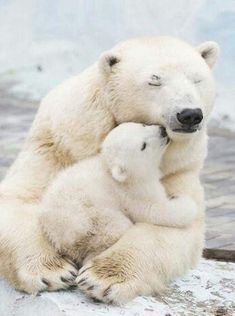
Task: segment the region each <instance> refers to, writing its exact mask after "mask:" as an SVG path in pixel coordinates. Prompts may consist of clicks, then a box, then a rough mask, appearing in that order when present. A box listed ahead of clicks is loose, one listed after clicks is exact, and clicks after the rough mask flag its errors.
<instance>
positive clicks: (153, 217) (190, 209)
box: [128, 181, 198, 227]
mask: <svg viewBox="0 0 235 316" xmlns="http://www.w3.org/2000/svg"><path fill="white" fill-rule="evenodd" d="M154 192H155V193H156V196H154V200H153V201H152V200H151V199H144V198H143V199H139V200H135V199H133V200H132V201H131V203H130V207H129V208H128V214H129V216H130V218H131V219H132V221H133V222H142V223H149V224H154V225H161V226H170V227H171V226H172V227H186V226H188V225H190V224H192V223H193V221H194V220H195V219H196V216H197V214H198V212H197V204H196V202H195V201H194V200H193V199H192V198H191V197H190V196H188V195H186V194H180V195H179V196H177V197H172V198H170V197H169V196H168V195H167V193H166V190H165V188H164V186H163V185H162V183H161V182H160V181H159V183H158V184H157V185H156V187H155V188H154ZM145 200H147V201H145Z"/></svg>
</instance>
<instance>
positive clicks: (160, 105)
mask: <svg viewBox="0 0 235 316" xmlns="http://www.w3.org/2000/svg"><path fill="white" fill-rule="evenodd" d="M217 55H218V47H217V45H216V44H215V43H212V42H209V43H204V44H203V45H200V46H199V47H198V48H194V47H192V46H190V45H188V44H187V43H184V42H182V41H180V40H178V39H175V38H171V37H151V38H140V39H134V40H129V41H127V42H124V43H121V44H119V45H117V46H116V47H115V48H114V49H113V50H112V51H111V52H108V53H107V54H105V55H103V56H102V57H101V58H100V60H99V62H98V63H95V64H94V65H93V66H91V67H90V68H88V69H87V70H85V71H84V72H83V73H81V74H80V75H78V76H76V77H73V78H71V79H69V80H68V81H66V82H64V83H63V84H62V85H60V86H58V87H57V88H56V89H55V90H53V91H51V92H50V93H49V94H48V96H46V98H45V99H43V100H42V103H41V105H40V108H39V111H38V114H37V116H36V118H35V121H34V123H33V125H32V128H31V130H30V132H29V135H28V137H27V139H26V143H25V145H24V148H23V150H22V151H21V153H20V154H19V156H18V158H17V159H16V161H15V163H14V164H13V166H12V167H11V168H10V170H9V172H8V173H7V176H6V178H5V179H4V181H3V182H2V183H1V186H0V273H1V274H2V275H3V276H5V277H6V278H7V279H8V280H9V281H11V283H12V284H13V285H14V286H15V287H16V288H20V289H23V290H25V291H27V292H30V293H32V292H37V291H40V290H44V289H45V288H47V289H56V288H63V287H65V286H66V285H65V283H66V282H63V281H62V282H61V278H60V277H61V276H64V275H65V276H66V277H67V274H68V273H69V271H70V269H72V268H73V267H72V266H71V265H69V263H67V262H66V261H64V259H63V258H62V257H60V256H59V254H57V253H56V251H55V250H54V249H53V247H51V246H50V244H49V243H48V242H47V241H46V239H45V238H43V235H42V234H41V232H40V229H39V223H38V211H37V207H38V206H37V203H38V202H39V201H40V200H41V197H42V196H43V193H44V192H45V189H46V188H47V187H48V184H49V183H50V182H52V181H53V179H54V177H55V175H56V174H57V173H58V172H59V171H60V170H61V169H63V168H66V167H67V166H69V165H71V164H73V163H75V162H77V161H80V160H82V159H85V158H88V157H90V156H92V155H94V154H96V153H97V152H98V150H99V147H100V144H101V142H102V140H103V139H104V137H105V136H106V135H107V134H108V132H109V131H110V130H111V129H113V127H114V126H115V125H116V124H119V123H122V122H128V121H134V122H142V123H148V124H151V123H152V124H155V123H158V124H161V125H164V126H165V127H166V129H167V132H168V134H169V135H170V137H171V139H172V142H171V144H170V145H169V146H168V148H167V150H166V152H165V154H164V156H163V160H162V163H161V171H162V175H163V178H162V182H163V184H164V186H165V189H166V190H167V193H168V194H169V195H173V196H180V195H184V196H188V198H191V199H192V200H193V201H194V202H195V203H196V204H197V207H198V210H197V211H198V213H199V214H200V216H199V217H198V218H197V219H196V220H195V221H194V222H193V224H192V225H191V226H189V227H186V228H180V229H179V228H169V227H168V228H167V227H160V226H153V225H150V224H141V223H140V224H136V225H134V226H133V227H131V228H130V229H129V230H128V231H127V232H126V233H125V234H124V235H123V237H121V239H120V240H119V241H118V242H117V243H115V244H114V245H113V246H111V247H110V248H108V249H107V250H105V251H104V252H103V253H101V254H100V255H99V256H97V257H95V258H93V259H92V260H91V261H89V262H87V264H86V265H85V266H84V268H83V269H84V270H82V272H83V274H82V278H85V279H86V280H87V282H88V283H89V284H90V289H92V286H93V285H96V287H94V288H93V291H90V292H89V291H88V292H89V295H91V296H94V297H97V298H100V299H102V300H103V301H114V302H115V303H121V302H124V301H127V300H129V299H131V298H133V297H135V296H136V295H141V294H145V295H147V294H151V293H154V292H156V291H158V290H159V289H160V288H162V285H164V284H166V283H167V282H168V281H170V280H172V279H173V278H175V277H176V276H180V275H182V274H184V273H185V272H186V271H187V270H188V269H190V268H192V267H194V266H195V264H196V263H197V261H198V259H199V258H200V256H201V251H202V247H203V241H204V195H203V189H202V186H201V184H200V181H199V172H200V169H201V167H202V165H203V160H204V158H205V156H206V151H207V135H206V122H207V119H208V115H209V114H210V112H211V110H212V107H213V101H214V96H215V88H214V80H213V77H212V73H211V67H212V65H213V64H214V63H215V61H216V59H217ZM110 56H111V57H112V58H111V59H110ZM113 57H115V58H113ZM153 75H159V76H160V77H161V84H162V85H161V86H158V87H157V86H152V85H149V82H150V80H152V78H153V77H152V76H153ZM186 107H187V108H188V107H191V108H195V107H197V108H198V107H199V108H201V109H202V111H203V114H204V120H203V124H202V125H201V129H200V130H199V131H197V132H195V133H193V134H187V135H186V134H179V133H175V132H173V131H172V127H173V126H174V124H175V116H176V113H177V112H178V111H179V110H180V109H183V108H186ZM45 279H46V282H42V280H43V281H45ZM62 280H64V277H63V278H62ZM80 281H81V280H80ZM78 282H79V280H78ZM81 283H82V282H81ZM81 283H80V284H81ZM46 284H47V285H46ZM66 284H67V283H66Z"/></svg>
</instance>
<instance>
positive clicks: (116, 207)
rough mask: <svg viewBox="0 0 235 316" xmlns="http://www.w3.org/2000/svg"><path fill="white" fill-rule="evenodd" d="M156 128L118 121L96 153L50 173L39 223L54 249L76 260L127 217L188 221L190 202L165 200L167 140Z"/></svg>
mask: <svg viewBox="0 0 235 316" xmlns="http://www.w3.org/2000/svg"><path fill="white" fill-rule="evenodd" d="M161 129H162V128H161V127H160V126H157V125H151V126H143V125H142V124H138V123H123V124H121V125H119V126H117V127H116V128H114V129H113V130H112V131H111V132H110V133H109V134H108V136H107V137H106V138H105V140H104V143H103V145H102V151H101V153H100V154H98V155H96V156H94V157H92V158H88V159H85V160H83V161H81V162H78V163H77V164H74V165H73V166H72V167H70V168H67V169H66V170H65V171H63V172H61V173H60V174H59V175H58V177H56V179H55V180H54V181H53V183H52V184H51V185H50V186H49V188H48V190H47V192H46V193H45V195H44V197H43V199H42V203H41V204H40V209H41V216H40V222H41V225H42V228H43V231H44V232H45V233H46V236H47V237H48V238H49V240H50V242H51V243H52V244H53V246H54V247H55V248H56V250H57V251H58V252H60V253H63V254H66V255H67V256H68V257H70V258H71V259H72V260H74V261H75V262H77V263H80V264H81V263H82V262H83V260H84V259H87V257H88V256H89V257H90V258H91V256H94V254H96V253H100V252H101V251H102V250H105V249H107V248H108V247H109V246H111V245H112V244H114V242H116V241H118V239H120V237H121V236H122V235H123V234H124V232H126V231H127V230H128V228H130V227H131V226H132V222H133V223H136V222H142V223H149V224H157V225H162V226H171V227H172V226H173V227H186V226H189V225H191V224H192V222H193V220H194V219H195V218H196V212H197V206H196V203H195V202H194V201H193V200H192V199H190V198H189V197H188V196H187V195H181V196H179V197H175V198H173V199H169V198H168V196H167V194H166V192H165V189H164V187H163V185H162V184H161V182H160V176H161V173H160V170H159V164H160V161H161V158H162V155H163V153H164V151H165V149H166V147H167V142H168V137H167V136H166V135H164V137H163V136H162V134H161ZM143 144H144V147H143Z"/></svg>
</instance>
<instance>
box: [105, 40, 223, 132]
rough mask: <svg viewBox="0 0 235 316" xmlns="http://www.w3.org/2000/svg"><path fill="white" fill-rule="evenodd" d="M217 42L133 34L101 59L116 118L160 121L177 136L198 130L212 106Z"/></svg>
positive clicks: (151, 121) (217, 51) (120, 119)
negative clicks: (195, 43) (197, 42)
mask: <svg viewBox="0 0 235 316" xmlns="http://www.w3.org/2000/svg"><path fill="white" fill-rule="evenodd" d="M218 53H219V48H218V45H217V44H216V43H214V42H205V43H203V44H201V45H199V46H198V47H196V48H195V47H192V46H190V45H189V44H187V43H185V42H183V41H181V40H178V39H175V38H171V37H151V38H139V39H132V40H129V41H126V42H124V43H121V44H119V45H117V46H116V47H114V49H112V50H111V51H109V52H106V53H104V54H103V55H102V56H101V58H100V61H99V67H100V69H101V72H102V76H103V78H104V80H105V82H106V84H105V87H106V92H107V100H108V102H109V104H108V106H110V107H111V111H112V113H113V115H114V118H115V120H116V122H117V123H122V122H127V121H136V122H143V123H150V124H154V123H158V124H162V125H163V126H165V127H166V129H167V132H168V134H169V135H170V136H171V137H172V138H176V137H177V138H179V136H180V138H181V137H182V136H184V137H185V135H193V134H197V131H198V130H200V129H203V127H204V126H205V124H206V122H207V119H208V115H209V113H210V112H211V110H212V106H213V101H214V96H215V85H214V79H213V76H212V72H211V69H212V67H213V66H214V64H215V62H216V60H217V58H218Z"/></svg>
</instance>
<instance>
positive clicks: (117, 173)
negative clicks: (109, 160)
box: [111, 165, 127, 182]
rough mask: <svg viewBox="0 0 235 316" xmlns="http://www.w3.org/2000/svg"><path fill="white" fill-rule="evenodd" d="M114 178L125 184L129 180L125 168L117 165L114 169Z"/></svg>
mask: <svg viewBox="0 0 235 316" xmlns="http://www.w3.org/2000/svg"><path fill="white" fill-rule="evenodd" d="M111 172H112V177H113V178H114V179H115V180H116V181H118V182H125V181H126V179H127V171H126V169H125V168H124V167H122V166H120V165H115V166H113V167H112V171H111Z"/></svg>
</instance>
